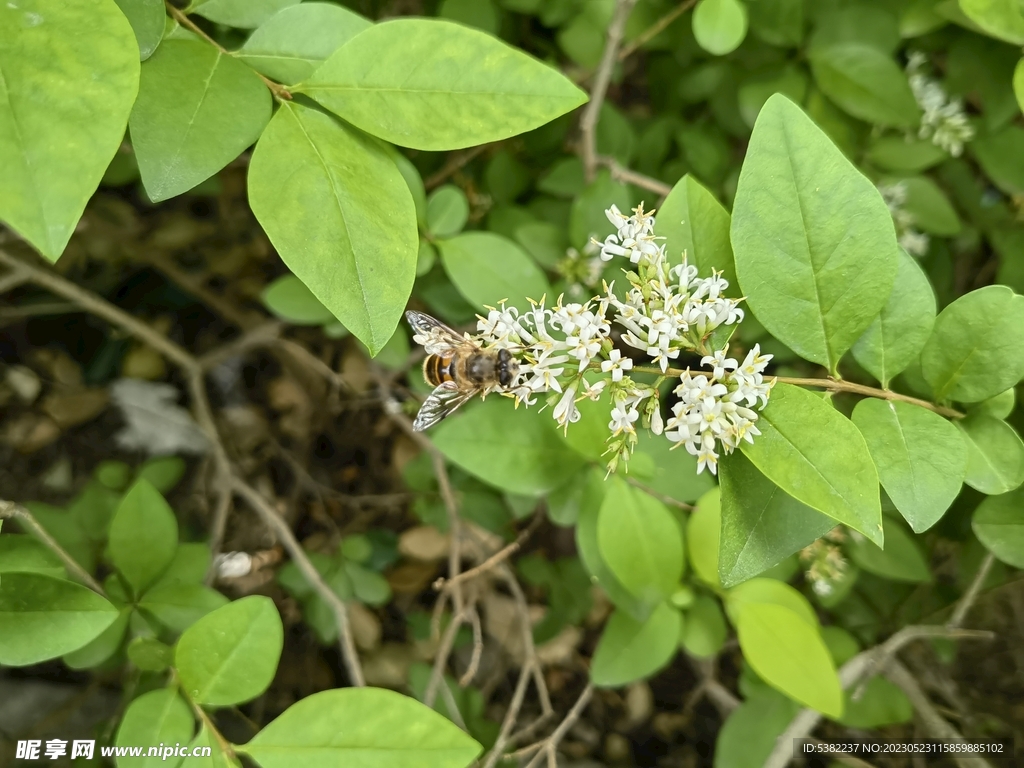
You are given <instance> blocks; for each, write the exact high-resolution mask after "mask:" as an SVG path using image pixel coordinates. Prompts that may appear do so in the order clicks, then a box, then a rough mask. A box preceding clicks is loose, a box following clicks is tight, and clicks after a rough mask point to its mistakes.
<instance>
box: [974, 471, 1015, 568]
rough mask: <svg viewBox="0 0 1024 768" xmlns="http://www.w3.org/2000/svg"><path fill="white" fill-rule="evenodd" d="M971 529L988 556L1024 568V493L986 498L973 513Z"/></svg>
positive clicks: (1013, 492) (1011, 493)
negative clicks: (993, 556) (991, 555)
mask: <svg viewBox="0 0 1024 768" xmlns="http://www.w3.org/2000/svg"><path fill="white" fill-rule="evenodd" d="M971 527H972V528H973V529H974V535H975V536H977V537H978V540H979V541H980V542H981V543H982V544H984V545H985V548H986V549H987V550H988V551H989V552H991V553H992V554H993V555H995V556H996V557H998V558H999V559H1000V560H1002V561H1003V562H1004V563H1006V564H1007V565H1012V566H1013V567H1014V568H1024V491H1021V490H1016V491H1012V492H1010V493H1004V494H1002V495H1001V496H989V497H988V498H987V499H985V500H984V501H983V502H981V504H979V505H978V508H977V509H976V510H974V517H972V518H971Z"/></svg>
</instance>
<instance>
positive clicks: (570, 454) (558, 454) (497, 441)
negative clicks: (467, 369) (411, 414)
mask: <svg viewBox="0 0 1024 768" xmlns="http://www.w3.org/2000/svg"><path fill="white" fill-rule="evenodd" d="M434 444H435V445H436V446H437V447H438V448H439V449H440V451H441V452H442V453H443V454H444V455H445V457H446V458H447V459H448V460H449V461H451V462H452V463H453V464H455V465H457V466H459V467H461V468H462V469H464V470H466V471H467V472H469V473H470V474H471V475H474V476H476V477H478V478H480V479H481V480H483V481H484V482H486V483H490V484H491V485H493V486H495V487H496V488H500V489H501V490H503V491H511V492H513V493H525V494H531V495H539V494H542V493H547V492H548V491H550V490H552V489H554V488H557V487H558V486H559V485H561V484H562V483H563V482H564V481H565V479H566V478H567V477H568V476H569V475H571V474H572V473H573V472H575V471H576V470H577V469H579V468H580V467H582V466H583V463H584V459H583V457H582V456H580V455H579V454H577V453H576V452H575V451H574V450H573V449H572V448H570V447H569V446H568V445H566V444H565V443H564V442H563V441H562V439H561V438H560V437H559V435H558V433H557V432H556V431H555V430H554V429H553V428H552V422H551V414H550V413H547V412H544V413H541V412H539V411H538V410H537V409H535V408H532V409H523V408H520V409H518V410H517V409H515V408H513V405H512V403H511V402H510V401H509V400H507V399H505V398H498V397H493V396H492V397H491V398H490V399H488V400H486V401H484V402H482V403H480V404H479V405H476V406H475V407H472V408H467V409H466V413H465V415H460V416H459V417H458V418H451V419H448V420H446V421H444V422H443V423H442V424H441V425H440V426H439V427H438V428H437V430H436V431H435V433H434Z"/></svg>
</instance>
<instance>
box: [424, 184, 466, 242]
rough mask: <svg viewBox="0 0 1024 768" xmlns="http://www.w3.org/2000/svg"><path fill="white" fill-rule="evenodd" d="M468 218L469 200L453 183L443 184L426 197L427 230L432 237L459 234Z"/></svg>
mask: <svg viewBox="0 0 1024 768" xmlns="http://www.w3.org/2000/svg"><path fill="white" fill-rule="evenodd" d="M468 220H469V200H468V199H467V198H466V193H465V192H463V191H462V190H461V189H459V188H458V187H456V186H455V185H454V184H444V185H442V186H440V187H438V188H437V189H435V190H434V191H433V192H431V193H430V197H428V198H427V214H426V224H427V230H428V231H429V232H430V234H432V235H434V237H452V236H453V235H457V234H459V232H461V231H462V228H463V227H465V226H466V222H467V221H468Z"/></svg>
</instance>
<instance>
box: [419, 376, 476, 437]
mask: <svg viewBox="0 0 1024 768" xmlns="http://www.w3.org/2000/svg"><path fill="white" fill-rule="evenodd" d="M475 394H476V391H475V390H472V389H470V390H464V389H459V388H458V387H456V386H455V384H454V382H451V381H446V382H444V383H443V384H441V385H440V386H438V387H435V389H434V391H433V392H431V393H430V394H429V395H427V399H426V400H424V401H423V405H421V406H420V412H419V413H417V414H416V419H415V420H414V421H413V423H412V428H413V429H415V430H416V431H417V432H422V431H423V430H425V429H427V428H428V427H432V426H434V425H435V424H437V422H439V421H441V419H443V418H444V417H445V416H447V415H448V414H449V413H452V412H454V411H455V409H456V408H458V407H459V406H460V405H462V404H463V403H464V402H466V401H467V400H469V399H470V398H471V397H473V395H475Z"/></svg>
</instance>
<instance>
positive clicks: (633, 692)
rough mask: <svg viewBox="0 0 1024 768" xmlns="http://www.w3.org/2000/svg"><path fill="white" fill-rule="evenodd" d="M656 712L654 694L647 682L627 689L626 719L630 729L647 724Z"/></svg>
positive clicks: (635, 684) (634, 684)
mask: <svg viewBox="0 0 1024 768" xmlns="http://www.w3.org/2000/svg"><path fill="white" fill-rule="evenodd" d="M653 712H654V693H652V692H651V686H649V685H648V684H647V683H645V682H642V681H641V682H639V683H633V684H632V685H631V686H629V687H628V688H627V689H626V719H627V727H628V728H636V726H638V725H640V724H641V723H645V722H647V720H648V719H649V718H650V716H651V714H652V713H653Z"/></svg>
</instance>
